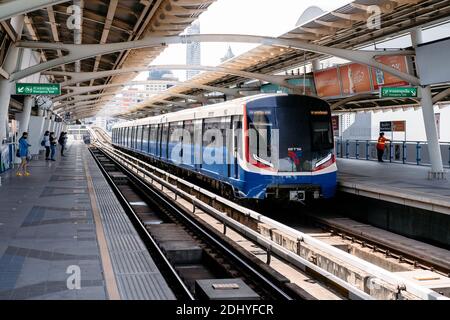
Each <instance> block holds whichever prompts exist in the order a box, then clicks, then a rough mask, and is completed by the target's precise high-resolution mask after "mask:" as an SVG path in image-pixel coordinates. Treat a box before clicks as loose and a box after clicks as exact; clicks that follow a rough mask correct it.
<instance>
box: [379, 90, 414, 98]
mask: <svg viewBox="0 0 450 320" xmlns="http://www.w3.org/2000/svg"><path fill="white" fill-rule="evenodd" d="M380 97H381V98H417V88H416V87H383V88H381V89H380Z"/></svg>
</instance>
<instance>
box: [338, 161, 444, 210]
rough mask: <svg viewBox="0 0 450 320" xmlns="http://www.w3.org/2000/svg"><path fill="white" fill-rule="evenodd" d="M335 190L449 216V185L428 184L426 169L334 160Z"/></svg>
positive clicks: (439, 183) (432, 181)
mask: <svg viewBox="0 0 450 320" xmlns="http://www.w3.org/2000/svg"><path fill="white" fill-rule="evenodd" d="M337 166H338V185H339V190H340V191H343V192H348V193H352V194H356V195H361V196H365V197H369V198H374V199H378V200H383V201H387V202H392V203H396V204H401V205H405V206H409V207H414V208H419V209H424V210H429V211H434V212H438V213H443V214H446V215H450V181H449V180H448V178H449V175H448V173H447V174H446V179H444V180H429V179H428V171H429V170H430V168H429V167H423V166H414V165H404V164H396V163H389V162H384V163H379V162H375V161H364V160H353V159H338V160H337Z"/></svg>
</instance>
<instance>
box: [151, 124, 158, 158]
mask: <svg viewBox="0 0 450 320" xmlns="http://www.w3.org/2000/svg"><path fill="white" fill-rule="evenodd" d="M157 133H158V125H156V124H153V125H151V128H150V153H151V154H153V155H155V156H156V155H157V153H156V149H157V147H156V144H157V140H158V139H157Z"/></svg>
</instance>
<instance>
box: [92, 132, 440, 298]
mask: <svg viewBox="0 0 450 320" xmlns="http://www.w3.org/2000/svg"><path fill="white" fill-rule="evenodd" d="M99 135H100V136H101V134H99ZM100 138H101V137H100ZM101 139H102V140H103V138H101ZM96 147H97V148H99V150H101V151H102V152H103V153H104V154H105V155H107V156H108V157H110V159H111V160H114V161H115V162H116V163H117V164H120V166H122V168H124V169H126V170H128V171H129V172H128V173H129V174H130V175H133V176H135V177H136V179H137V180H138V181H141V182H142V181H146V182H147V184H148V186H152V188H154V189H155V188H156V189H158V190H160V191H161V192H160V194H159V196H160V197H162V198H164V199H165V201H167V202H170V203H172V205H173V206H177V207H178V208H179V209H180V208H184V211H185V213H187V212H189V211H190V212H191V213H192V214H193V217H196V220H197V222H198V221H199V220H203V222H204V225H207V224H208V223H209V225H210V226H211V225H213V226H215V229H216V232H217V231H218V229H220V228H221V229H222V232H221V233H222V234H223V235H227V234H228V235H229V234H230V232H229V231H228V232H227V230H228V229H231V230H232V231H233V237H234V238H235V239H234V241H235V242H240V241H250V242H252V243H253V244H254V245H255V246H257V247H258V249H259V253H260V256H259V257H257V255H255V257H257V258H258V259H260V260H262V259H261V250H262V252H263V256H265V260H266V261H265V264H266V265H267V267H274V264H277V266H278V270H280V271H281V272H283V268H280V267H279V263H280V262H281V261H282V263H284V264H285V265H288V266H290V267H292V268H294V269H295V270H297V271H301V272H302V273H303V274H307V275H308V276H311V277H312V278H314V279H315V281H318V282H322V283H325V284H326V286H327V287H328V288H329V289H330V290H331V291H333V292H338V295H339V298H349V299H373V298H382V299H445V297H444V296H442V295H440V294H438V293H436V292H435V291H432V290H430V289H427V288H424V287H421V286H419V285H417V284H416V283H414V282H411V281H409V280H407V279H404V278H401V277H399V276H397V275H395V274H394V273H392V272H389V271H387V270H385V269H383V268H381V267H379V266H377V265H374V264H372V263H368V262H367V261H364V260H363V259H360V258H358V257H355V256H352V255H351V254H349V253H346V252H344V251H343V250H340V249H338V248H337V247H336V246H333V245H330V244H328V243H325V242H324V241H321V240H319V239H315V238H314V237H312V236H309V235H308V234H305V233H303V232H300V231H298V230H295V229H293V228H290V227H288V226H286V225H284V224H282V223H280V222H278V221H276V220H273V219H270V218H268V217H265V216H263V215H260V214H259V213H257V212H255V211H252V210H250V209H248V208H244V207H241V206H239V205H237V204H235V203H233V202H231V201H229V200H227V199H223V198H221V197H219V196H217V195H215V194H213V193H211V192H209V191H207V190H204V189H201V188H199V187H197V186H194V185H192V184H190V183H189V182H186V181H184V180H182V179H180V178H178V177H175V176H173V175H170V174H169V173H167V172H164V171H162V170H160V169H158V168H156V167H152V166H151V165H149V164H147V163H145V162H143V161H141V160H139V159H137V158H134V157H133V156H131V155H128V154H126V153H124V152H121V151H120V150H116V149H114V148H112V147H111V146H110V145H109V144H108V143H107V142H106V141H105V142H104V141H98V140H97V141H96ZM200 216H202V217H203V218H199V217H200ZM191 218H192V216H191ZM218 225H220V228H218V227H217V226H218ZM209 229H210V230H211V229H214V228H211V227H210V228H209ZM334 230H335V229H334ZM239 236H240V237H241V239H238V237H239ZM340 236H342V234H340ZM344 237H346V236H344ZM243 239H245V240H243ZM352 239H353V240H354V241H355V239H356V237H355V236H353V238H352ZM229 240H230V239H229ZM232 240H233V239H232ZM229 242H230V243H232V242H233V241H229ZM365 243H366V244H367V243H368V242H365ZM235 247H236V246H235ZM275 259H276V262H277V263H274V262H273V261H275ZM274 268H275V267H274ZM275 269H277V268H275ZM266 271H267V268H266ZM310 279H311V278H310ZM290 280H292V278H291V279H290ZM297 291H298V290H297ZM306 296H307V295H306Z"/></svg>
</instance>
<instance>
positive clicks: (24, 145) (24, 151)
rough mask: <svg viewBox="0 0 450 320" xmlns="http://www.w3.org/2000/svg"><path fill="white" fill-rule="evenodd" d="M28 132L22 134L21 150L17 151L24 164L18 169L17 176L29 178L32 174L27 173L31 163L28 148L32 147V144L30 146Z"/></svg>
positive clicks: (20, 140)
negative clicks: (29, 162)
mask: <svg viewBox="0 0 450 320" xmlns="http://www.w3.org/2000/svg"><path fill="white" fill-rule="evenodd" d="M27 138H28V132H24V133H23V134H22V137H21V138H20V139H19V150H17V156H18V157H20V159H21V160H22V162H21V163H20V165H19V168H18V169H17V172H16V175H17V176H22V175H26V176H29V175H30V173H29V172H28V171H27V167H28V161H29V152H28V148H29V147H31V145H30V144H28V140H27Z"/></svg>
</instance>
